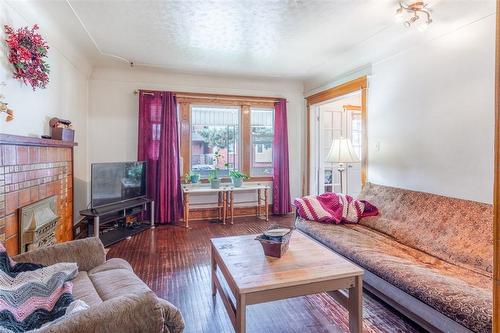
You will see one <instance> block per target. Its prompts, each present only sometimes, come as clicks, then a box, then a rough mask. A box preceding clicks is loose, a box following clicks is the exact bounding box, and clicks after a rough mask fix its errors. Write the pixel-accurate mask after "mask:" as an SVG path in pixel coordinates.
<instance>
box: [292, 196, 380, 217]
mask: <svg viewBox="0 0 500 333" xmlns="http://www.w3.org/2000/svg"><path fill="white" fill-rule="evenodd" d="M294 203H295V206H296V207H297V213H298V214H299V216H300V217H301V218H303V219H304V220H309V221H317V222H323V223H335V224H339V223H343V222H345V223H358V221H359V219H360V218H362V217H365V216H376V215H378V209H377V207H375V206H373V205H372V204H370V203H369V202H367V201H365V200H354V199H353V198H352V197H351V196H349V195H344V194H339V193H329V192H327V193H323V194H320V195H310V196H306V197H302V198H298V199H295V202H294Z"/></svg>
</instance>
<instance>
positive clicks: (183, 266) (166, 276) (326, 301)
mask: <svg viewBox="0 0 500 333" xmlns="http://www.w3.org/2000/svg"><path fill="white" fill-rule="evenodd" d="M271 223H278V224H281V225H291V224H292V223H293V218H292V217H290V216H287V217H274V216H272V217H271V218H270V221H269V222H265V221H263V220H257V219H255V218H252V217H246V218H239V219H235V223H234V225H230V224H227V225H222V224H217V223H210V222H206V221H197V222H193V223H192V225H191V226H192V229H191V230H186V229H185V228H182V227H176V226H160V227H157V228H156V229H152V230H148V231H144V232H142V233H140V234H137V235H135V236H133V237H132V238H131V239H130V240H124V241H122V242H119V243H117V244H115V245H113V246H111V247H110V248H109V252H108V258H113V257H119V258H123V259H125V260H127V261H128V262H130V264H131V265H132V267H133V268H134V271H135V272H136V273H137V275H138V276H139V277H140V278H141V279H143V280H144V281H145V282H146V284H147V285H148V286H150V287H151V289H152V290H153V291H154V292H155V293H156V294H157V295H158V296H159V297H162V298H164V299H166V300H168V301H169V302H171V303H173V304H175V305H176V306H177V307H178V308H179V309H180V310H181V312H182V314H183V316H184V320H185V321H186V330H185V333H234V330H233V327H232V325H231V322H230V319H229V316H228V315H227V313H226V310H225V308H224V305H223V302H222V299H221V298H220V297H219V295H217V296H216V299H215V303H214V302H213V299H212V294H211V280H210V276H211V275H210V271H211V265H210V242H209V240H210V238H213V237H224V236H235V235H244V234H256V233H260V232H262V231H263V230H265V229H266V228H267V227H268V225H269V224H271ZM226 288H227V286H226ZM363 314H364V316H363V317H364V318H363V319H364V320H363V325H364V329H363V332H368V333H393V332H408V333H414V332H423V330H422V329H420V328H418V327H416V326H415V325H414V324H412V323H411V322H409V321H408V320H407V319H405V318H404V317H402V316H401V315H399V314H398V313H396V312H393V311H391V309H390V308H388V307H386V306H385V305H383V304H382V303H380V302H379V301H377V300H376V299H375V298H374V297H372V296H370V295H368V294H366V293H364V295H363ZM348 327H349V318H348V313H347V311H346V310H345V309H344V308H343V307H342V306H341V305H340V304H339V303H337V302H336V301H335V300H333V299H332V298H331V297H330V296H329V295H327V294H317V295H310V296H304V297H296V298H293V299H287V300H283V301H276V302H269V303H264V304H257V305H250V306H248V307H247V332H248V333H343V332H348V331H349V330H348Z"/></svg>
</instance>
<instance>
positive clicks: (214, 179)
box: [208, 168, 220, 189]
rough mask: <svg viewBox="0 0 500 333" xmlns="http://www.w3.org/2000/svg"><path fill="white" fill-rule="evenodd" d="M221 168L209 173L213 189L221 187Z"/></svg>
mask: <svg viewBox="0 0 500 333" xmlns="http://www.w3.org/2000/svg"><path fill="white" fill-rule="evenodd" d="M218 171H219V168H215V169H214V170H210V172H209V173H208V181H209V182H210V187H211V188H213V189H217V188H220V178H219V173H218Z"/></svg>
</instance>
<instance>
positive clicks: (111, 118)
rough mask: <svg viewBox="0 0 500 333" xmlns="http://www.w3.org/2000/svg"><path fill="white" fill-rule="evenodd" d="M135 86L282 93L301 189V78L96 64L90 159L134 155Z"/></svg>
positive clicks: (294, 190)
mask: <svg viewBox="0 0 500 333" xmlns="http://www.w3.org/2000/svg"><path fill="white" fill-rule="evenodd" d="M137 89H156V90H171V91H185V92H201V93H219V94H233V95H249V96H274V97H284V98H286V99H287V100H288V133H289V147H290V180H291V183H290V187H291V195H292V197H296V196H299V195H300V194H301V186H302V184H301V179H302V178H301V174H302V160H303V150H302V149H303V147H302V141H303V140H302V132H303V131H302V127H303V123H304V99H303V92H302V91H303V86H302V83H301V82H297V81H285V80H276V79H266V80H259V79H241V78H233V77H217V76H203V75H188V74H179V73H169V72H165V71H161V70H154V69H144V68H129V67H124V68H95V69H94V71H93V73H92V76H91V80H90V99H89V124H88V126H89V141H88V144H89V147H90V149H89V160H90V162H111V161H128V160H135V159H136V158H137V131H138V129H137V120H138V97H137V96H136V95H134V94H133V92H134V90H137Z"/></svg>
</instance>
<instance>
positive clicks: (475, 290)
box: [296, 184, 493, 333]
mask: <svg viewBox="0 0 500 333" xmlns="http://www.w3.org/2000/svg"><path fill="white" fill-rule="evenodd" d="M359 199H364V200H368V201H369V202H370V203H372V204H374V205H375V206H377V207H378V209H379V211H380V215H379V216H376V217H369V218H363V219H361V221H360V223H359V224H344V225H331V224H322V223H318V222H309V221H303V220H300V219H299V220H298V221H297V223H296V225H297V227H298V229H300V230H302V231H303V232H305V233H306V234H308V235H310V236H312V237H313V238H315V239H317V240H318V241H320V242H321V243H323V244H325V245H327V246H328V247H330V248H331V249H332V250H334V251H335V252H338V253H339V254H341V255H343V256H345V257H346V258H348V259H350V260H351V261H353V262H355V263H356V264H358V265H360V266H362V267H363V268H364V269H365V270H366V271H365V276H364V278H363V279H364V281H365V286H366V288H367V289H368V290H369V291H371V292H372V293H374V294H376V295H377V296H379V297H380V298H382V299H383V300H384V301H386V302H387V303H389V304H390V305H392V306H393V307H395V308H397V309H398V310H399V311H401V312H402V313H404V314H405V315H407V316H408V317H410V318H411V319H413V320H414V321H416V322H418V323H419V324H420V325H421V326H423V327H424V328H426V329H427V330H428V331H431V332H450V333H461V332H481V333H487V332H491V325H492V324H491V322H492V308H493V305H492V265H493V231H492V225H493V210H492V206H491V205H488V204H483V203H479V202H473V201H468V200H460V199H454V198H449V197H444V196H439V195H434V194H430V193H423V192H415V191H409V190H404V189H399V188H393V187H388V186H381V185H375V184H367V185H366V186H365V189H364V190H363V191H362V193H361V195H360V196H359Z"/></svg>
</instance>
